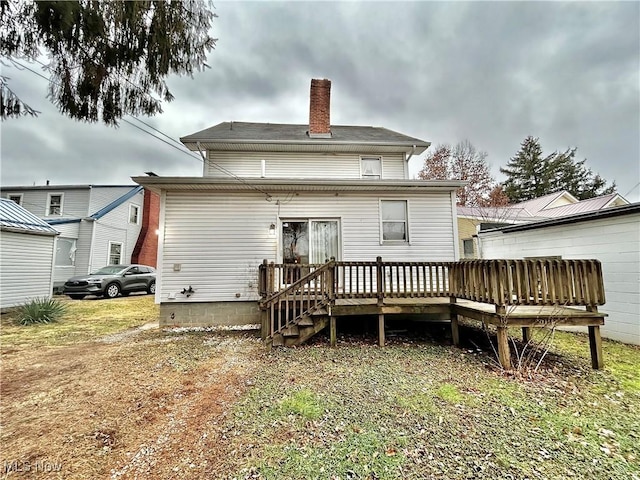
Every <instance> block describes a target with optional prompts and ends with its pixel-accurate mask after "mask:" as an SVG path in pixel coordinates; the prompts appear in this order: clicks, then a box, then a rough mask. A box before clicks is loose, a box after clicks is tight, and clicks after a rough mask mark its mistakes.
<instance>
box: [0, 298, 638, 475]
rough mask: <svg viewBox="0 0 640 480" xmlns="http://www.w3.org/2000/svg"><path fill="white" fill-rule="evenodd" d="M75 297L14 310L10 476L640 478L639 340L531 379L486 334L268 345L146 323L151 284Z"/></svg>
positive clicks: (6, 397)
mask: <svg viewBox="0 0 640 480" xmlns="http://www.w3.org/2000/svg"><path fill="white" fill-rule="evenodd" d="M68 306H69V311H68V313H67V314H66V316H65V318H64V319H63V320H62V321H60V322H59V323H57V324H51V325H37V326H30V327H20V326H16V325H13V324H12V319H11V317H10V316H6V315H5V316H3V317H2V330H1V332H0V342H1V353H2V375H1V377H0V389H1V390H0V391H1V395H2V402H1V405H0V421H1V432H0V462H2V464H1V465H2V471H1V472H0V477H2V478H65V479H69V478H71V479H76V478H77V479H84V478H86V479H94V478H112V479H119V478H122V479H133V478H145V479H168V478H194V479H200V478H215V479H218V478H221V479H222V478H239V479H240V478H270V479H303V478H319V479H331V480H334V479H338V478H339V479H342V480H345V479H356V478H360V479H370V480H374V479H392V478H419V479H463V478H487V479H494V478H512V479H525V478H531V479H534V478H536V479H547V478H549V479H565V478H581V479H582V478H587V479H590V478H593V479H600V478H603V479H604V478H611V479H618V478H620V479H635V480H638V479H640V448H639V447H638V445H640V413H639V412H640V381H639V379H638V365H639V364H640V349H638V348H635V347H630V346H625V345H621V344H617V343H614V342H605V344H604V352H605V362H606V363H607V368H606V369H605V371H601V372H595V371H592V370H591V369H590V368H589V359H588V348H585V338H584V337H583V336H579V335H570V334H559V335H558V337H557V342H556V346H555V347H554V348H555V349H556V350H555V351H554V352H551V353H550V354H549V355H548V356H547V358H545V360H544V362H543V364H542V368H541V370H540V372H538V373H536V374H531V375H522V376H518V375H515V376H514V375H509V374H505V373H504V372H501V371H500V370H499V369H498V368H496V366H495V362H494V361H493V360H492V358H491V355H492V354H491V350H490V348H488V347H487V345H486V343H483V341H482V340H483V339H482V335H484V334H483V333H482V332H479V331H471V330H465V331H464V332H463V333H464V334H465V335H476V337H475V338H474V343H473V344H469V346H467V347H466V348H465V349H454V348H453V347H450V346H449V345H448V344H447V340H446V338H444V337H443V335H442V333H443V332H441V331H438V330H437V329H436V330H429V329H423V330H422V331H421V334H420V335H418V336H407V335H405V334H403V333H399V334H398V335H395V336H394V335H393V334H391V335H390V344H389V346H388V347H386V348H384V349H380V348H378V347H376V346H375V345H374V344H375V337H374V336H366V335H361V334H359V333H352V334H345V333H344V331H342V333H341V336H340V342H339V347H338V348H337V349H330V348H329V347H328V340H327V338H326V337H323V336H320V337H319V338H316V339H314V340H313V341H312V342H311V343H310V344H309V345H307V346H304V347H301V348H293V349H280V350H274V351H272V352H266V351H265V350H264V349H263V347H262V346H261V343H260V341H259V339H258V338H257V336H256V334H255V332H228V331H218V332H211V331H208V332H207V331H201V332H185V331H180V330H177V331H176V330H167V331H161V330H159V329H158V328H157V327H156V328H149V329H143V328H140V327H142V326H143V325H145V324H148V323H149V322H154V321H156V320H157V316H158V311H157V307H156V305H154V304H153V298H152V297H151V296H146V295H145V296H131V297H129V298H119V299H115V300H83V301H75V302H72V301H68ZM485 340H486V339H485ZM17 470H21V471H17ZM43 471H45V472H43Z"/></svg>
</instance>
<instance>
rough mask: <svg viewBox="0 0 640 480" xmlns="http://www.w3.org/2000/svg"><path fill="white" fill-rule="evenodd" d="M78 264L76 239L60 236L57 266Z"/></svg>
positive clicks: (57, 248) (57, 244)
mask: <svg viewBox="0 0 640 480" xmlns="http://www.w3.org/2000/svg"><path fill="white" fill-rule="evenodd" d="M75 264H76V239H75V238H62V237H60V238H58V240H57V241H56V266H58V267H72V266H74V265H75Z"/></svg>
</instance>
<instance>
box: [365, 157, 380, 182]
mask: <svg viewBox="0 0 640 480" xmlns="http://www.w3.org/2000/svg"><path fill="white" fill-rule="evenodd" d="M360 177H361V178H365V179H367V180H380V179H381V178H382V158H380V157H362V158H361V159H360Z"/></svg>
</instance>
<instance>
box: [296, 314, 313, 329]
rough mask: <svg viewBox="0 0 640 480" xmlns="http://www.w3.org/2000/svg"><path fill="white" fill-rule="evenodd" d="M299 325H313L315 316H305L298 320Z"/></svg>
mask: <svg viewBox="0 0 640 480" xmlns="http://www.w3.org/2000/svg"><path fill="white" fill-rule="evenodd" d="M296 323H297V325H298V326H299V327H309V326H313V318H311V317H310V316H308V315H305V316H303V317H302V318H301V319H300V320H298V321H297V322H296Z"/></svg>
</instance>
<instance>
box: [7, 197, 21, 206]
mask: <svg viewBox="0 0 640 480" xmlns="http://www.w3.org/2000/svg"><path fill="white" fill-rule="evenodd" d="M8 198H9V200H11V201H12V202H15V203H17V204H18V205H22V195H9V196H8Z"/></svg>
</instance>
